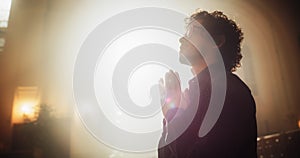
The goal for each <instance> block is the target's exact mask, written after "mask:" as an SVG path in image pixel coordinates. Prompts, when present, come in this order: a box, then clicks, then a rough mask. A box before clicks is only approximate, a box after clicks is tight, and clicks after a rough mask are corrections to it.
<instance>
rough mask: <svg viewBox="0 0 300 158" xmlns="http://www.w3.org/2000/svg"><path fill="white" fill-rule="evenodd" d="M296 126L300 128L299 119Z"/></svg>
mask: <svg viewBox="0 0 300 158" xmlns="http://www.w3.org/2000/svg"><path fill="white" fill-rule="evenodd" d="M298 127H299V128H300V120H298Z"/></svg>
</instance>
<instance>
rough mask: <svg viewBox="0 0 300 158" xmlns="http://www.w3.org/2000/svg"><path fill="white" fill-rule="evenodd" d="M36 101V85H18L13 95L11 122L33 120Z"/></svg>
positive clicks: (37, 99)
mask: <svg viewBox="0 0 300 158" xmlns="http://www.w3.org/2000/svg"><path fill="white" fill-rule="evenodd" d="M38 102H39V95H38V89H37V87H18V88H17V90H16V92H15V97H14V105H13V113H12V123H23V122H24V121H33V120H34V119H35V117H36V116H35V115H36V112H37V108H38V107H37V106H38Z"/></svg>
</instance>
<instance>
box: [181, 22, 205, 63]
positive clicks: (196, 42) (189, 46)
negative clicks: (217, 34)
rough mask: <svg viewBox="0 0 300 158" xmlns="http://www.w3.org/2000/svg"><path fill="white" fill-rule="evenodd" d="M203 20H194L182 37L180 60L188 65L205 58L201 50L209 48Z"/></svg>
mask: <svg viewBox="0 0 300 158" xmlns="http://www.w3.org/2000/svg"><path fill="white" fill-rule="evenodd" d="M201 22H202V21H201V20H194V21H192V22H191V23H190V24H188V26H187V31H186V34H185V36H184V37H182V38H180V40H179V41H180V43H181V45H180V51H179V53H180V54H179V55H180V58H179V60H180V62H181V63H182V64H186V65H194V64H195V63H198V62H199V60H203V57H202V55H203V53H204V51H203V52H201V53H202V55H201V53H200V52H199V50H204V49H207V48H209V46H210V44H209V39H208V36H207V33H206V30H205V28H204V27H203V26H202V25H201Z"/></svg>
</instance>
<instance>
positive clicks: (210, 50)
mask: <svg viewBox="0 0 300 158" xmlns="http://www.w3.org/2000/svg"><path fill="white" fill-rule="evenodd" d="M201 25H202V26H203V27H204V28H205V30H207V31H208V33H209V34H210V36H211V37H212V39H213V41H214V42H215V43H213V44H212V43H211V42H210V40H209V39H210V38H209V36H207V35H206V34H205V30H203V29H202V28H203V27H201ZM242 40H243V33H242V31H241V29H240V28H239V27H238V26H237V25H236V23H235V22H234V21H232V20H230V19H228V18H227V16H226V15H224V14H223V13H222V12H219V11H215V12H212V13H208V12H206V11H198V12H196V13H194V14H193V15H192V16H191V17H190V18H189V19H188V25H187V33H186V35H185V36H184V37H182V38H181V39H180V43H181V46H180V62H181V63H183V64H188V65H190V66H191V67H192V71H193V73H194V75H195V77H194V78H193V79H192V80H191V81H190V82H189V88H188V89H187V90H185V91H184V92H183V93H182V92H181V88H180V79H179V75H178V73H177V72H173V71H172V70H170V71H169V72H168V73H167V74H166V75H165V80H163V79H161V81H160V85H161V87H160V88H161V93H162V104H163V105H162V111H163V114H164V115H165V120H164V132H163V134H162V137H161V139H160V142H159V146H160V147H161V148H159V149H158V157H159V158H187V157H190V158H194V157H200V158H215V157H216V158H254V157H257V155H256V138H257V126H256V116H255V115H256V108H255V101H254V99H253V97H252V95H251V91H250V90H249V88H248V87H247V86H246V84H245V83H244V82H243V81H241V80H240V79H239V77H237V76H236V75H234V74H233V73H232V72H234V71H235V70H236V68H237V67H239V66H240V60H241V58H242V55H241V47H240V44H241V41H242ZM218 50H219V51H218ZM218 52H220V53H221V58H222V59H221V60H222V61H220V60H219V59H218V56H217V55H216V53H218ZM222 62H223V63H224V66H225V71H226V73H224V74H225V75H224V76H225V79H226V82H225V83H226V86H225V87H226V93H225V101H224V104H223V109H222V111H221V113H220V115H219V116H218V119H217V121H216V123H215V124H214V126H213V127H212V128H211V129H210V131H209V132H208V133H207V134H206V135H204V136H199V130H200V127H201V125H202V123H203V120H204V119H205V117H207V116H206V113H207V109H208V108H209V104H210V102H211V95H212V94H211V92H212V84H220V83H223V82H222V80H221V79H222V77H220V76H221V75H219V76H218V75H215V76H214V77H213V76H212V75H211V74H210V69H213V68H214V67H215V65H218V64H220V63H222ZM216 72H218V71H216ZM220 74H221V73H220ZM195 83H198V85H199V88H198V89H197V88H195V87H197V84H195ZM197 98H199V99H197ZM194 105H196V106H197V108H196V109H197V110H196V114H195V116H194V117H193V118H192V121H191V123H190V124H189V125H188V127H187V128H186V129H185V131H184V132H183V133H181V134H180V136H178V137H176V138H175V136H176V134H178V131H177V129H178V127H180V126H181V125H183V124H185V123H186V121H185V120H186V118H187V117H189V116H190V115H191V114H190V113H191V112H192V111H193V110H192V109H195V107H194ZM172 136H173V138H175V140H174V141H172V142H168V139H170V137H172Z"/></svg>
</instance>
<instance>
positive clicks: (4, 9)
mask: <svg viewBox="0 0 300 158" xmlns="http://www.w3.org/2000/svg"><path fill="white" fill-rule="evenodd" d="M10 7H11V0H0V28H6V27H7V25H8V19H9V12H10Z"/></svg>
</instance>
